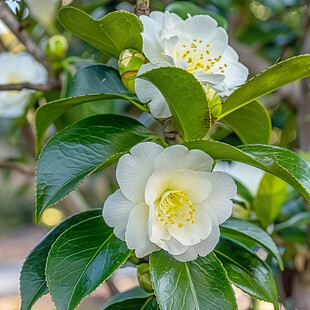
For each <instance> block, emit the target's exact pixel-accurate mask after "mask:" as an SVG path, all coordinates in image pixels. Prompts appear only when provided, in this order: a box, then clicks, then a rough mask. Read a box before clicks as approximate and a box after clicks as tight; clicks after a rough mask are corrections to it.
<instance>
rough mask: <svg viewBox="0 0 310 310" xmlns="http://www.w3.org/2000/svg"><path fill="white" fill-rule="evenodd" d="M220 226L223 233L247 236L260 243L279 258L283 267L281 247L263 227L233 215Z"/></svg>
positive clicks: (232, 235) (279, 262) (231, 235)
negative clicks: (279, 247)
mask: <svg viewBox="0 0 310 310" xmlns="http://www.w3.org/2000/svg"><path fill="white" fill-rule="evenodd" d="M220 227H221V233H222V234H223V235H226V234H229V236H230V237H232V238H233V237H234V236H236V237H245V238H246V239H251V240H253V241H255V242H256V243H258V244H260V245H261V246H263V247H264V248H265V249H266V250H267V251H268V252H270V254H272V255H273V256H274V257H275V258H276V259H277V261H278V264H279V266H280V268H281V269H283V261H282V257H281V254H280V252H279V249H278V247H277V245H276V244H275V243H274V241H273V239H272V238H271V237H270V235H269V234H268V233H267V232H265V231H264V230H263V229H261V228H259V227H258V226H256V225H254V224H252V223H250V222H248V221H245V220H240V219H237V218H233V217H231V218H229V219H228V220H227V221H226V222H224V223H223V224H221V226H220Z"/></svg>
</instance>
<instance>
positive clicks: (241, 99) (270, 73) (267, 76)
mask: <svg viewBox="0 0 310 310" xmlns="http://www.w3.org/2000/svg"><path fill="white" fill-rule="evenodd" d="M309 75H310V55H300V56H296V57H292V58H289V59H287V60H284V61H281V62H279V63H277V64H275V65H273V66H271V67H270V68H268V69H267V70H265V71H263V72H262V73H260V74H258V75H256V76H254V77H253V78H251V79H250V80H249V81H248V82H246V83H245V84H244V85H242V86H241V87H239V88H238V89H237V90H235V91H234V92H233V93H232V94H231V95H230V96H229V97H228V98H227V100H226V101H225V103H224V104H223V110H222V114H221V116H220V117H219V119H218V120H220V119H222V118H224V117H225V116H226V115H228V114H230V113H232V112H233V111H235V110H237V109H240V108H241V107H243V106H245V105H246V104H248V103H250V102H252V101H254V100H256V99H258V98H260V97H262V96H264V95H267V94H269V93H271V92H273V91H274V90H276V89H278V88H280V87H281V86H284V85H286V84H288V83H291V82H294V81H297V80H299V79H302V78H305V77H307V76H309Z"/></svg>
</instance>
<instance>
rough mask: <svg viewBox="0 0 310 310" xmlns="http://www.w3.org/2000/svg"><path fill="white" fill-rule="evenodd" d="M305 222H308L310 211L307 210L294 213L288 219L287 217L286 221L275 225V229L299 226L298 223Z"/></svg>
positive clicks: (309, 222)
mask: <svg viewBox="0 0 310 310" xmlns="http://www.w3.org/2000/svg"><path fill="white" fill-rule="evenodd" d="M305 224H310V212H309V211H306V212H302V213H299V214H296V215H294V216H293V217H291V218H290V219H288V220H287V221H285V222H283V223H280V224H277V225H276V226H275V230H276V231H279V230H282V229H286V228H290V227H294V226H299V225H305Z"/></svg>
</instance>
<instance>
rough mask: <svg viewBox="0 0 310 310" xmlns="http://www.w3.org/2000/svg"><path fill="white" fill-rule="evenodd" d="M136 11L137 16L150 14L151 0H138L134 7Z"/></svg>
mask: <svg viewBox="0 0 310 310" xmlns="http://www.w3.org/2000/svg"><path fill="white" fill-rule="evenodd" d="M134 12H135V14H136V15H137V16H141V15H149V14H150V1H149V0H137V4H136V6H135V8H134Z"/></svg>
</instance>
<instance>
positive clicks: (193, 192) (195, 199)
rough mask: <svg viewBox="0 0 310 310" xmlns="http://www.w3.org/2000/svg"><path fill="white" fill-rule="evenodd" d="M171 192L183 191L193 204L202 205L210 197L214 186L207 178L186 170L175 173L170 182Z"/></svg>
mask: <svg viewBox="0 0 310 310" xmlns="http://www.w3.org/2000/svg"><path fill="white" fill-rule="evenodd" d="M206 173H207V172H206ZM169 190H183V191H184V192H185V193H186V194H187V196H188V198H189V199H190V201H191V202H192V203H200V202H202V201H203V200H205V199H206V198H207V197H208V196H209V194H210V192H211V191H212V185H211V183H210V181H209V180H208V179H207V178H205V177H202V176H201V175H199V174H198V173H196V172H194V171H192V170H185V169H184V170H177V171H175V172H174V173H173V175H172V176H171V178H170V180H169Z"/></svg>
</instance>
